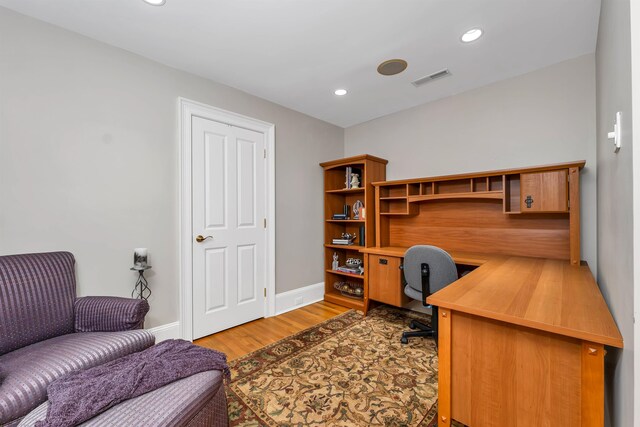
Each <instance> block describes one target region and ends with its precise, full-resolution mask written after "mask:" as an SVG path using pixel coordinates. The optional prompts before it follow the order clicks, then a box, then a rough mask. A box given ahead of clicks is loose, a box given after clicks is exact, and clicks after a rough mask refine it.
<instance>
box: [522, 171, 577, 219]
mask: <svg viewBox="0 0 640 427" xmlns="http://www.w3.org/2000/svg"><path fill="white" fill-rule="evenodd" d="M568 186H569V181H568V170H567V169H561V170H556V171H549V172H534V173H523V174H521V175H520V211H521V212H522V213H526V212H567V211H568V210H569V204H568V191H567V189H568Z"/></svg>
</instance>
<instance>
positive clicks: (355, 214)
mask: <svg viewBox="0 0 640 427" xmlns="http://www.w3.org/2000/svg"><path fill="white" fill-rule="evenodd" d="M363 206H364V203H362V201H361V200H356V202H355V203H354V204H353V219H363V218H362V217H360V214H361V209H362V207H363Z"/></svg>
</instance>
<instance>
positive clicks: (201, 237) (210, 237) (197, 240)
mask: <svg viewBox="0 0 640 427" xmlns="http://www.w3.org/2000/svg"><path fill="white" fill-rule="evenodd" d="M207 239H213V236H207V237H204V236H202V235H201V234H198V235H197V236H196V242H198V243H202V242H204V241H205V240H207Z"/></svg>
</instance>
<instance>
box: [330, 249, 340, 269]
mask: <svg viewBox="0 0 640 427" xmlns="http://www.w3.org/2000/svg"><path fill="white" fill-rule="evenodd" d="M339 266H340V263H339V262H338V254H337V253H335V252H334V253H333V262H332V263H331V269H332V270H337V269H338V267H339Z"/></svg>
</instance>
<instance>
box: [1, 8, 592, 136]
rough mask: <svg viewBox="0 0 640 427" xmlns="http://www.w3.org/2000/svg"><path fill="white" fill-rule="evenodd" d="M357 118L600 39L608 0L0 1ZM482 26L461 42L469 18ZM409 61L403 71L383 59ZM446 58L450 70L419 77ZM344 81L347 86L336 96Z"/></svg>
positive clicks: (307, 107) (271, 95)
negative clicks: (384, 71)
mask: <svg viewBox="0 0 640 427" xmlns="http://www.w3.org/2000/svg"><path fill="white" fill-rule="evenodd" d="M0 5H2V6H5V7H8V8H10V9H13V10H15V11H18V12H21V13H24V14H26V15H30V16H33V17H35V18H38V19H41V20H43V21H47V22H50V23H53V24H56V25H59V26H61V27H64V28H68V29H70V30H72V31H76V32H78V33H81V34H84V35H87V36H89V37H92V38H94V39H97V40H100V41H103V42H106V43H109V44H111V45H114V46H118V47H121V48H123V49H126V50H128V51H131V52H135V53H138V54H140V55H143V56H145V57H147V58H151V59H154V60H156V61H159V62H162V63H164V64H167V65H170V66H172V67H175V68H179V69H182V70H185V71H188V72H191V73H194V74H197V75H200V76H203V77H207V78H210V79H212V80H215V81H217V82H221V83H224V84H227V85H229V86H232V87H235V88H238V89H241V90H243V91H245V92H249V93H251V94H254V95H257V96H260V97H262V98H266V99H268V100H270V101H273V102H276V103H278V104H281V105H284V106H286V107H289V108H292V109H294V110H297V111H300V112H303V113H306V114H308V115H310V116H313V117H317V118H319V119H322V120H326V121H327V122H330V123H334V124H336V125H339V126H343V127H348V126H352V125H355V124H358V123H361V122H364V121H367V120H371V119H373V118H376V117H380V116H383V115H387V114H390V113H393V112H396V111H400V110H403V109H406V108H409V107H412V106H415V105H419V104H423V103H425V102H428V101H433V100H435V99H439V98H443V97H445V96H448V95H452V94H455V93H459V92H463V91H466V90H469V89H473V88H476V87H479V86H483V85H486V84H489V83H491V82H495V81H498V80H502V79H505V78H509V77H513V76H516V75H519V74H523V73H526V72H528V71H532V70H535V69H538V68H541V67H544V66H547V65H550V64H553V63H556V62H559V61H562V60H565V59H569V58H573V57H576V56H579V55H583V54H586V53H591V52H593V51H594V50H595V45H596V38H597V30H598V16H599V12H600V0H166V5H165V6H162V7H153V6H148V5H146V4H145V3H143V2H142V0H0ZM476 26H479V27H482V28H483V29H484V31H485V35H484V36H483V37H482V38H481V39H479V40H478V41H476V42H473V43H470V44H463V43H461V42H460V41H459V38H460V35H461V34H462V33H463V32H464V31H465V30H467V29H469V28H472V27H476ZM390 58H403V59H405V60H407V61H408V62H409V67H408V68H407V70H406V71H405V72H404V73H402V74H399V75H397V76H392V77H384V76H380V75H378V74H377V73H376V66H377V65H378V64H379V63H380V62H382V61H384V60H386V59H390ZM443 68H449V69H450V70H451V72H452V74H453V75H452V76H451V77H447V78H445V79H442V80H438V81H434V82H432V83H429V84H427V85H425V86H422V87H420V88H415V87H414V86H413V85H411V83H410V82H411V81H412V80H415V79H417V78H419V77H423V76H425V75H427V74H431V73H433V72H435V71H439V70H441V69H443ZM337 88H345V89H348V90H349V93H348V95H346V96H343V97H337V96H335V95H334V94H333V91H334V90H335V89H337Z"/></svg>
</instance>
